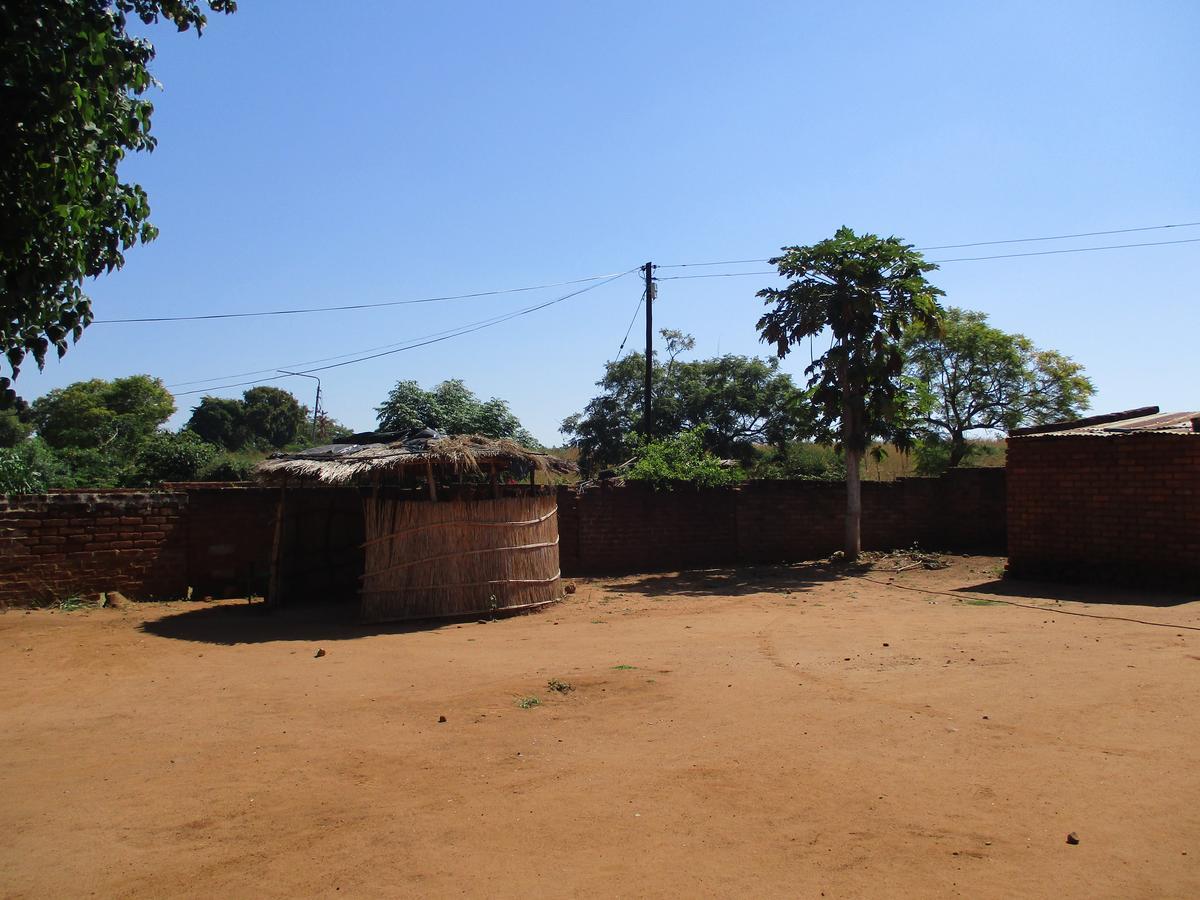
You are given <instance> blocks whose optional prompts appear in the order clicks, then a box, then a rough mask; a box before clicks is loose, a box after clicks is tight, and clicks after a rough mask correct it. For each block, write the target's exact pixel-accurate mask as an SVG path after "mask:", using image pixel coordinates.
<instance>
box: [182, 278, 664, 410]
mask: <svg viewBox="0 0 1200 900" xmlns="http://www.w3.org/2000/svg"><path fill="white" fill-rule="evenodd" d="M639 268H641V267H640V266H636V267H634V268H632V269H629V270H628V271H625V272H618V273H617V274H615V275H612V276H609V277H608V278H606V279H605V280H604V281H600V282H597V283H595V284H589V285H588V286H587V287H582V288H579V289H578V290H574V291H571V292H569V293H566V294H563V295H562V296H560V297H555V298H554V299H552V300H546V301H544V302H542V303H538V304H535V305H533V306H528V307H525V308H523V309H518V310H514V311H513V312H510V313H505V314H503V315H500V316H493V317H491V318H489V319H483V320H480V321H478V322H471V323H468V324H467V325H463V326H461V327H458V328H455V329H450V330H448V331H446V332H440V333H436V332H435V334H434V336H427V337H426V338H424V339H423V338H415V339H413V340H412V341H410V342H408V343H405V344H403V345H401V346H397V347H394V348H393V349H388V350H384V351H382V352H379V353H369V354H368V355H366V356H361V355H360V356H358V357H357V358H355V359H348V360H345V361H343V362H337V363H331V364H329V365H325V366H312V367H310V368H307V369H304V368H302V367H298V366H289V367H288V368H295V369H297V371H296V372H294V373H293V374H298V375H307V374H309V373H311V372H325V371H327V370H329V369H337V368H341V367H342V366H350V365H356V364H357V363H362V362H368V361H369V360H373V359H379V358H381V357H384V356H391V355H393V354H396V353H402V352H404V351H405V350H415V349H416V348H418V347H427V346H429V345H430V344H437V343H441V342H442V341H448V340H450V339H451V338H455V337H461V336H462V335H464V334H471V333H473V332H476V331H482V330H483V329H484V328H491V327H492V326H494V325H499V324H501V323H502V322H508V321H511V320H512V319H517V318H520V317H522V316H527V315H529V314H531V313H534V312H537V311H539V310H543V309H546V308H547V307H550V306H554V305H555V304H558V303H562V302H563V301H565V300H570V299H571V298H572V297H578V296H579V295H580V294H585V293H587V292H588V291H593V290H595V289H596V288H599V287H603V286H604V285H606V284H609V283H611V282H613V281H616V280H617V279H618V278H623V277H624V276H626V275H629V274H631V273H633V272H635V271H637V270H638V269H639ZM364 352H367V351H359V353H360V354H361V353H364ZM343 355H349V354H343ZM330 358H333V357H330ZM262 371H266V370H262ZM229 377H237V376H229ZM286 377H288V376H286V375H279V376H276V377H272V378H261V379H256V380H254V381H243V382H238V383H236V384H222V385H216V386H213V387H208V388H201V389H198V390H194V391H180V392H179V393H177V394H175V396H176V397H184V396H188V395H189V394H207V393H210V392H212V391H220V390H225V389H227V388H232V387H244V386H246V385H250V384H263V383H266V382H268V381H278V380H279V379H280V378H286ZM214 380H215V379H214Z"/></svg>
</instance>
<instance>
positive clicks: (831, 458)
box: [751, 441, 846, 481]
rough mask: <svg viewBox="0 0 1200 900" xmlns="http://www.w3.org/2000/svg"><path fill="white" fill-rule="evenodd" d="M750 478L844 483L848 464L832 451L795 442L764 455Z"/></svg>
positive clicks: (840, 455) (755, 465)
mask: <svg viewBox="0 0 1200 900" xmlns="http://www.w3.org/2000/svg"><path fill="white" fill-rule="evenodd" d="M751 476H752V477H753V478H763V479H772V478H779V479H797V480H803V481H843V480H845V478H846V460H845V457H844V456H843V455H842V454H841V453H839V452H838V451H837V450H835V449H834V448H833V447H830V446H827V445H825V444H810V443H802V442H800V441H796V442H793V443H790V444H785V445H784V446H783V447H782V448H778V447H769V448H766V449H765V450H763V451H761V455H760V457H759V459H758V460H757V461H756V462H755V464H754V468H753V469H752V471H751Z"/></svg>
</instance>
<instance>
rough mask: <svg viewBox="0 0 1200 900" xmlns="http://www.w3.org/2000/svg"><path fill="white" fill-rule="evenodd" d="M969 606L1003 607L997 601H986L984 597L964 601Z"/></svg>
mask: <svg viewBox="0 0 1200 900" xmlns="http://www.w3.org/2000/svg"><path fill="white" fill-rule="evenodd" d="M963 603H965V604H967V606H1002V605H1003V604H1001V603H999V602H997V601H995V600H985V599H984V598H983V597H970V598H968V599H966V600H964V601H963Z"/></svg>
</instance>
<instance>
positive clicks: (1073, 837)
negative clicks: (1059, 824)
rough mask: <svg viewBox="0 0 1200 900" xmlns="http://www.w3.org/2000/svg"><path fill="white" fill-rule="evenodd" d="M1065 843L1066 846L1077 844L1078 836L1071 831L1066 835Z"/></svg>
mask: <svg viewBox="0 0 1200 900" xmlns="http://www.w3.org/2000/svg"><path fill="white" fill-rule="evenodd" d="M1067 843H1068V844H1078V843H1079V835H1077V834H1076V833H1075V832H1073V831H1072V832H1071V833H1070V834H1068V835H1067Z"/></svg>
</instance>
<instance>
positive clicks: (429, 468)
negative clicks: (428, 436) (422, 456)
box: [425, 459, 437, 503]
mask: <svg viewBox="0 0 1200 900" xmlns="http://www.w3.org/2000/svg"><path fill="white" fill-rule="evenodd" d="M425 474H426V475H427V476H428V478H429V499H430V500H433V501H434V502H435V503H436V502H437V482H436V481H435V480H434V477H433V460H431V459H427V460H425Z"/></svg>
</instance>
